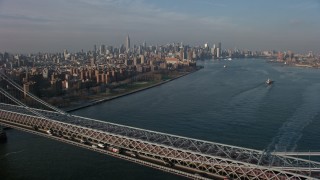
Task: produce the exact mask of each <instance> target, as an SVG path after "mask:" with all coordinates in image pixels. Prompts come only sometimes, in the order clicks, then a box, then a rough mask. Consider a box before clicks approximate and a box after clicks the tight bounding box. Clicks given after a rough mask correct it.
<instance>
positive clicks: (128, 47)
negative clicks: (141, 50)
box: [125, 35, 130, 52]
mask: <svg viewBox="0 0 320 180" xmlns="http://www.w3.org/2000/svg"><path fill="white" fill-rule="evenodd" d="M125 44H126V52H129V51H130V37H129V35H127V38H126V43H125Z"/></svg>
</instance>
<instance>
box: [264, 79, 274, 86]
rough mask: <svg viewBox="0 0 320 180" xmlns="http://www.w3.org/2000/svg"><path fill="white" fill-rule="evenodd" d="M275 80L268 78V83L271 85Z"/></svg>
mask: <svg viewBox="0 0 320 180" xmlns="http://www.w3.org/2000/svg"><path fill="white" fill-rule="evenodd" d="M273 82H274V81H273V80H271V79H270V78H268V79H267V80H266V84H268V85H271V84H272V83H273Z"/></svg>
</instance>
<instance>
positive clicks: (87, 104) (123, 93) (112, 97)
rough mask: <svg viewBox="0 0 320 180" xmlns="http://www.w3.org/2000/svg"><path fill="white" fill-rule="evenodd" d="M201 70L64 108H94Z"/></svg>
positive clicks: (66, 109) (73, 109) (68, 110)
mask: <svg viewBox="0 0 320 180" xmlns="http://www.w3.org/2000/svg"><path fill="white" fill-rule="evenodd" d="M200 69H202V67H199V68H196V69H195V70H193V71H190V72H186V73H184V74H181V75H178V76H176V77H173V78H171V79H167V80H163V81H161V82H158V83H155V84H152V85H148V86H145V87H141V88H138V89H134V90H129V91H124V92H122V93H120V94H118V95H114V96H109V97H103V98H99V99H95V100H92V101H90V102H87V103H82V104H81V105H76V106H73V107H72V108H64V111H66V112H72V111H76V110H79V109H83V108H86V107H90V106H94V105H96V104H99V103H103V102H106V101H111V100H113V99H117V98H120V97H124V96H128V95H131V94H134V93H137V92H140V91H144V90H147V89H150V88H153V87H157V86H160V85H162V84H165V83H168V82H170V81H173V80H175V79H178V78H181V77H183V76H186V75H188V74H191V73H194V72H196V71H198V70H200Z"/></svg>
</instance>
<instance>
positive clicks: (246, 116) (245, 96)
mask: <svg viewBox="0 0 320 180" xmlns="http://www.w3.org/2000/svg"><path fill="white" fill-rule="evenodd" d="M269 90H270V89H269V88H265V86H264V83H259V84H258V85H256V86H254V87H251V88H248V89H244V90H242V91H240V92H238V93H237V94H235V95H233V96H232V99H231V101H230V103H229V108H228V109H227V110H228V111H230V112H228V113H231V114H233V116H235V117H238V118H237V119H235V120H234V122H233V123H237V124H244V125H245V124H247V123H248V121H255V120H256V119H257V118H256V117H255V116H256V110H257V108H259V105H260V104H261V101H262V100H263V98H264V97H265V96H266V95H267V94H268V91H269ZM228 113H227V114H228Z"/></svg>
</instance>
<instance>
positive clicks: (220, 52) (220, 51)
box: [217, 42, 222, 57]
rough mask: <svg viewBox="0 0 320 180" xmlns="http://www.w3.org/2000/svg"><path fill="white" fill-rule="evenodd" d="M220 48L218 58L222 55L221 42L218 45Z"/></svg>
mask: <svg viewBox="0 0 320 180" xmlns="http://www.w3.org/2000/svg"><path fill="white" fill-rule="evenodd" d="M218 48H219V52H218V50H217V56H218V53H219V57H220V56H221V54H222V49H221V42H219V44H218Z"/></svg>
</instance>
